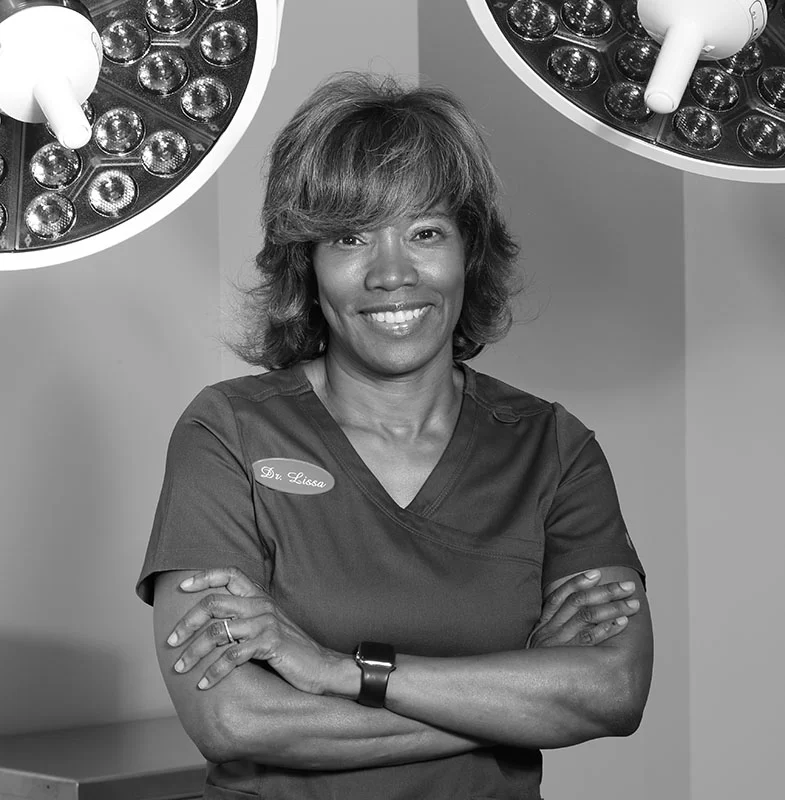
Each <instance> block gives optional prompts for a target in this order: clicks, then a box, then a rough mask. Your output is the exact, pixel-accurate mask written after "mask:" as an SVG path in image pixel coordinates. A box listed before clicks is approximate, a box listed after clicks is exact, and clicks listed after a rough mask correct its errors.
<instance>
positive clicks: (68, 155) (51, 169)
mask: <svg viewBox="0 0 785 800" xmlns="http://www.w3.org/2000/svg"><path fill="white" fill-rule="evenodd" d="M81 168H82V161H81V159H80V158H79V154H78V153H76V152H75V151H74V150H68V149H67V148H65V147H63V146H62V145H60V144H57V143H54V142H53V143H52V144H45V145H44V146H43V147H42V148H41V149H40V150H39V151H38V152H37V153H36V154H35V155H34V156H33V157H32V159H30V173H31V174H32V176H33V178H34V179H35V181H36V183H38V184H40V185H41V186H43V187H44V188H45V189H63V188H64V187H66V186H68V185H69V184H71V183H73V182H74V181H75V180H76V178H77V177H78V175H79V171H80V169H81Z"/></svg>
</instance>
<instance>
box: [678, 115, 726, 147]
mask: <svg viewBox="0 0 785 800" xmlns="http://www.w3.org/2000/svg"><path fill="white" fill-rule="evenodd" d="M673 129H674V130H675V131H676V135H677V136H678V137H679V138H680V139H681V140H682V141H683V142H685V143H686V144H688V145H689V146H690V147H694V148H696V149H697V150H711V148H712V147H716V146H717V145H718V144H719V143H720V140H721V139H722V128H721V126H720V123H719V122H718V121H717V119H716V117H714V116H713V115H712V114H709V112H708V111H704V110H703V109H702V108H698V107H697V106H687V107H686V108H680V109H679V110H678V111H677V112H676V114H674V116H673Z"/></svg>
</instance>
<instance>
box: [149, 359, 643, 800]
mask: <svg viewBox="0 0 785 800" xmlns="http://www.w3.org/2000/svg"><path fill="white" fill-rule="evenodd" d="M457 366H458V367H459V368H461V369H462V370H463V373H464V388H463V400H462V404H461V409H460V414H459V417H458V421H457V424H456V427H455V430H454V432H453V435H452V437H451V439H450V441H449V443H448V445H447V448H446V449H445V451H444V453H443V455H442V457H441V459H440V460H439V462H438V463H437V465H436V467H435V468H434V470H433V471H432V473H431V474H430V476H429V477H428V479H427V480H426V481H425V483H424V484H423V486H422V487H421V489H420V491H419V492H418V494H417V495H416V497H415V498H414V499H413V500H412V502H411V503H410V504H409V505H408V506H407V507H405V508H402V507H400V506H398V505H397V503H396V502H395V501H394V500H393V499H392V498H391V497H390V496H389V495H388V494H387V492H386V490H385V489H384V487H383V486H382V485H381V483H380V482H379V481H378V480H377V479H376V478H375V476H374V475H373V473H372V472H371V471H370V470H369V469H368V467H367V466H366V465H365V463H364V462H363V460H362V459H361V458H360V456H359V455H358V454H357V452H356V451H355V450H354V448H353V447H352V445H351V443H350V442H349V440H348V439H347V437H346V436H345V434H344V433H343V431H342V430H341V428H340V427H339V425H338V424H337V423H336V422H335V420H334V419H333V418H332V417H331V416H330V414H329V412H328V411H327V409H326V408H325V407H324V406H323V405H322V403H321V401H320V400H319V398H318V397H317V395H316V393H315V392H314V391H313V387H312V386H311V384H310V382H309V381H308V379H307V377H306V375H305V372H304V370H303V367H302V365H298V366H295V367H292V368H290V369H285V370H278V371H274V372H270V373H266V374H263V375H257V376H248V377H243V378H238V379H235V380H231V381H226V382H223V383H219V384H216V385H215V386H212V387H208V388H206V389H204V390H203V391H202V392H201V393H200V394H199V395H198V396H197V397H196V399H195V400H194V401H193V402H192V403H191V405H190V406H189V407H188V409H187V410H186V411H185V413H184V414H183V416H182V417H181V418H180V420H179V421H178V423H177V425H176V427H175V430H174V433H173V434H172V439H171V442H170V446H169V451H168V455H167V463H166V473H165V477H164V485H163V489H162V492H161V499H160V502H159V505H158V509H157V512H156V516H155V522H154V526H153V532H152V535H151V538H150V543H149V546H148V550H147V555H146V558H145V561H144V566H143V568H142V573H141V576H140V578H139V583H138V585H137V593H138V594H139V596H140V597H141V598H142V599H143V600H144V601H145V602H147V603H150V604H152V601H153V587H154V578H155V575H156V574H157V573H159V572H162V571H166V570H183V569H193V570H197V569H206V568H209V567H216V566H230V565H234V566H237V567H240V568H241V569H242V570H243V571H244V572H246V574H247V575H248V576H249V577H250V578H251V579H252V580H253V581H255V582H257V583H259V584H260V585H262V586H264V587H265V588H267V589H268V590H269V592H270V593H271V594H272V596H273V597H274V598H275V600H276V602H277V603H278V604H279V605H280V606H281V608H282V609H283V611H284V612H285V613H286V614H287V615H288V616H289V617H291V618H292V619H293V620H294V621H295V622H296V623H297V624H298V625H300V626H301V627H302V628H303V629H304V630H305V631H307V632H308V633H310V634H311V635H312V636H313V637H314V638H315V639H316V640H317V641H319V642H320V643H322V644H323V645H325V646H327V647H330V648H333V649H335V650H338V651H339V652H343V653H351V652H353V650H354V648H355V647H356V645H357V643H358V642H360V641H365V640H370V641H380V642H389V643H391V644H392V645H394V646H395V648H396V650H397V652H399V653H407V654H411V655H421V656H433V657H443V656H461V655H472V654H479V653H488V652H499V651H504V650H513V649H519V648H523V647H524V646H525V644H526V640H527V638H528V636H529V634H530V632H531V630H532V628H533V627H534V625H535V623H536V621H537V619H538V618H539V614H540V609H541V605H542V590H543V587H544V586H546V585H547V584H549V583H550V582H552V581H554V580H557V579H558V578H562V577H565V576H567V575H570V574H573V573H576V572H580V571H583V570H586V569H590V568H593V567H598V566H612V565H613V566H629V567H632V568H633V569H636V570H637V571H638V572H639V573H640V574H641V575H642V576H643V569H642V566H641V564H640V561H639V559H638V557H637V555H636V553H635V550H634V548H633V545H632V542H631V541H630V537H629V535H628V533H627V530H626V527H625V524H624V521H623V519H622V515H621V511H620V509H619V502H618V498H617V495H616V490H615V487H614V483H613V478H612V476H611V472H610V469H609V467H608V464H607V461H606V459H605V457H604V455H603V453H602V451H601V449H600V447H599V445H598V444H597V442H596V440H595V437H594V434H593V433H592V432H591V431H590V430H588V429H587V428H586V427H585V426H584V425H583V424H582V423H581V422H579V421H578V420H577V419H576V418H575V417H574V416H573V415H571V414H570V413H569V412H567V411H566V410H565V409H564V408H563V407H562V406H560V405H559V404H557V403H548V402H546V401H544V400H541V399H539V398H537V397H534V396H533V395H530V394H528V393H526V392H522V391H520V390H518V389H515V388H513V387H511V386H508V385H506V384H504V383H502V382H501V381H498V380H496V379H494V378H491V377H489V376H487V375H483V374H481V373H477V372H475V371H474V370H472V369H471V368H470V367H468V366H466V365H465V364H458V365H457ZM541 763H542V762H541V756H540V753H539V752H538V751H537V750H528V749H523V748H512V747H491V748H487V749H481V750H476V751H473V752H469V753H465V754H462V755H457V756H452V757H448V758H440V759H434V760H431V761H426V762H419V763H414V764H404V765H400V766H389V767H381V768H369V769H352V770H345V771H337V772H335V771H332V772H314V771H298V770H292V769H288V768H287V769H284V768H278V767H275V766H270V765H262V764H255V763H251V762H232V763H231V764H224V765H213V766H211V767H210V769H209V772H208V785H207V787H206V793H205V798H206V800H211V799H212V798H243V797H258V798H264V800H294V799H295V798H297V800H303V799H307V798H314V799H316V798H319V800H322V799H323V798H332V797H335V798H340V799H341V800H367V799H368V798H385V800H404V798H417V799H418V800H462V799H463V798H465V800H470V799H475V800H477V799H479V798H517V799H518V800H538V798H539V797H540V793H539V784H540V777H541Z"/></svg>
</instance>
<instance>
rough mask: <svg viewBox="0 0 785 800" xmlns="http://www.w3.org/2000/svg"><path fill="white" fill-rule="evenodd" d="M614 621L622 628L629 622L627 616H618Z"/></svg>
mask: <svg viewBox="0 0 785 800" xmlns="http://www.w3.org/2000/svg"><path fill="white" fill-rule="evenodd" d="M614 622H615V623H616V624H617V625H618V626H619V627H620V628H621V627H623V626H624V625H626V624H627V617H617V618H616V619H615V620H614Z"/></svg>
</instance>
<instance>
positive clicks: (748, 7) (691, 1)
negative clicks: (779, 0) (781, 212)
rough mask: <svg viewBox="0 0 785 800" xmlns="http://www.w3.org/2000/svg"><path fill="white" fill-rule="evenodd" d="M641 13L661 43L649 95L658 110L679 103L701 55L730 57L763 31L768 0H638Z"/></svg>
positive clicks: (651, 105) (664, 111)
mask: <svg viewBox="0 0 785 800" xmlns="http://www.w3.org/2000/svg"><path fill="white" fill-rule="evenodd" d="M638 16H639V18H640V21H641V24H642V25H643V27H644V28H645V29H646V31H647V32H648V33H649V35H650V36H651V37H652V39H654V40H655V41H657V42H660V43H661V44H662V49H661V51H660V55H659V57H658V58H657V63H656V64H655V66H654V71H653V72H652V74H651V78H650V80H649V84H648V86H647V87H646V92H645V94H644V98H645V100H646V105H647V106H648V107H649V108H650V109H651V110H652V111H654V112H656V113H658V114H670V113H671V112H673V111H675V110H676V109H677V108H678V107H679V103H680V102H681V98H682V95H683V94H684V90H685V89H686V88H687V83H688V82H689V80H690V75H692V71H693V70H694V69H695V65H696V63H697V62H698V60H699V59H712V60H718V59H721V58H730V56H732V55H735V54H736V53H738V52H739V50H741V49H742V48H743V47H744V46H745V45H747V44H749V43H750V42H752V41H754V40H755V39H757V38H758V36H760V34H761V33H762V32H763V29H764V28H765V27H766V22H767V20H768V14H767V10H766V3H765V2H763V0H638Z"/></svg>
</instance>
